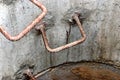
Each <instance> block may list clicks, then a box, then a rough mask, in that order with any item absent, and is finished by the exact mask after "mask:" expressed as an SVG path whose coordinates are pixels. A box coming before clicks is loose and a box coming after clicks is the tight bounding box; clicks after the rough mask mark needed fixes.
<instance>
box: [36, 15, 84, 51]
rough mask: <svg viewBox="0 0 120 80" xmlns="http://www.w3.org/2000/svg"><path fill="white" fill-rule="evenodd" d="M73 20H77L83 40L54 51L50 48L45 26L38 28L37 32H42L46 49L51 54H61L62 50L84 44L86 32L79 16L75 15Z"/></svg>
mask: <svg viewBox="0 0 120 80" xmlns="http://www.w3.org/2000/svg"><path fill="white" fill-rule="evenodd" d="M73 19H74V20H75V22H76V23H77V25H78V27H79V30H80V32H81V35H82V38H81V39H79V40H77V41H74V42H71V43H69V44H66V45H63V46H60V47H58V48H54V49H52V48H50V47H49V43H48V39H47V36H46V33H45V25H44V24H41V25H40V26H39V27H37V28H36V29H37V30H40V31H41V33H42V37H43V41H44V44H45V47H46V49H47V50H48V51H49V52H59V51H61V50H64V49H67V48H69V47H72V46H75V45H77V44H80V43H82V42H84V41H85V39H86V34H85V32H84V30H83V28H82V25H81V23H80V20H79V15H78V14H77V13H75V15H74V16H73Z"/></svg>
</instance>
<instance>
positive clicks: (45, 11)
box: [0, 0, 47, 41]
mask: <svg viewBox="0 0 120 80" xmlns="http://www.w3.org/2000/svg"><path fill="white" fill-rule="evenodd" d="M30 1H31V2H32V3H33V4H35V5H36V6H38V7H39V8H40V9H41V10H42V11H43V12H42V13H41V14H40V15H39V16H38V17H37V18H36V19H35V20H34V21H32V23H30V25H28V26H27V27H26V28H25V29H24V30H23V31H22V32H21V33H19V34H18V35H16V36H11V35H10V34H9V33H8V32H7V31H6V30H5V29H4V28H3V27H2V26H0V32H1V33H2V34H3V35H4V36H5V37H6V38H7V39H8V40H10V41H17V40H19V39H21V38H22V37H24V36H25V35H26V34H27V33H28V32H29V31H30V30H31V29H32V28H34V27H35V25H36V24H37V23H39V22H40V21H41V19H43V18H44V16H45V15H46V13H47V9H46V7H45V6H44V5H43V4H41V3H40V2H38V1H37V0H30Z"/></svg>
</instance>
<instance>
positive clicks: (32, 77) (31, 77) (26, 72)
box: [24, 69, 36, 80]
mask: <svg viewBox="0 0 120 80" xmlns="http://www.w3.org/2000/svg"><path fill="white" fill-rule="evenodd" d="M24 74H26V75H27V76H28V77H29V78H30V80H36V78H35V77H34V76H33V74H32V73H31V71H30V70H29V69H27V70H25V72H24Z"/></svg>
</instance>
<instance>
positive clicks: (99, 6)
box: [0, 0, 120, 80]
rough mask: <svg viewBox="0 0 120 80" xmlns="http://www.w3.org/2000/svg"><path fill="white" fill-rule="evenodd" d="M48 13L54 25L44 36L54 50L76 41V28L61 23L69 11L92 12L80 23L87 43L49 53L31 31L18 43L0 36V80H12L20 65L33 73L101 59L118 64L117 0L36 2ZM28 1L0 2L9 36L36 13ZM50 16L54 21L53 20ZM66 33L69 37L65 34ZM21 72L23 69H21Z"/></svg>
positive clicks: (119, 21) (119, 28)
mask: <svg viewBox="0 0 120 80" xmlns="http://www.w3.org/2000/svg"><path fill="white" fill-rule="evenodd" d="M39 1H40V2H42V3H43V4H44V5H45V6H46V7H47V9H48V10H49V11H50V15H51V18H50V16H49V17H48V18H49V19H50V20H51V19H52V20H53V22H54V23H53V24H51V22H48V23H50V24H51V25H53V26H49V25H47V26H48V28H49V29H47V31H46V34H47V37H48V40H49V43H50V46H51V47H53V48H55V47H58V46H61V45H64V44H66V43H69V42H72V41H75V40H78V39H79V38H80V33H79V30H78V28H77V27H75V26H71V27H70V25H69V24H68V23H67V22H64V21H63V20H62V19H63V16H64V15H65V14H66V13H67V11H68V10H70V9H71V8H75V7H80V8H81V7H82V8H85V9H87V10H90V11H92V12H91V14H90V15H89V16H88V18H87V19H85V20H84V22H83V28H84V30H85V32H86V35H87V40H86V41H85V42H84V43H82V44H79V45H77V46H74V47H72V48H69V49H66V50H64V51H60V52H58V53H55V54H50V53H49V52H48V51H47V50H46V49H45V47H44V43H43V40H42V37H41V35H38V34H37V32H36V31H35V30H34V29H33V30H32V31H30V32H29V33H28V34H27V35H26V36H25V37H24V38H22V39H21V40H19V41H17V42H11V41H8V40H7V39H6V38H5V37H4V36H3V35H2V34H0V80H2V79H3V80H5V77H6V80H7V79H8V80H10V78H11V79H14V77H15V76H14V75H15V73H17V72H19V70H20V68H21V67H20V66H23V65H28V67H29V66H34V67H33V70H34V73H37V72H38V71H41V70H43V69H46V68H48V67H50V66H55V65H58V64H61V63H64V62H69V61H73V62H76V61H81V60H88V61H89V60H102V61H111V62H113V63H115V64H118V65H119V62H120V35H119V33H120V16H119V14H120V0H39ZM40 12H41V11H40V10H39V9H38V8H37V7H36V6H34V5H33V4H32V3H31V2H30V1H29V0H0V25H2V26H4V28H5V29H6V30H7V31H8V32H9V33H10V34H11V35H16V34H18V33H19V32H21V31H22V30H23V29H24V28H25V27H26V26H27V25H28V24H29V23H30V22H31V21H32V20H34V19H35V18H36V17H37V16H38V15H39V14H40ZM52 17H53V18H52ZM46 21H47V20H46ZM68 33H69V35H68ZM22 68H23V69H24V67H22Z"/></svg>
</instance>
